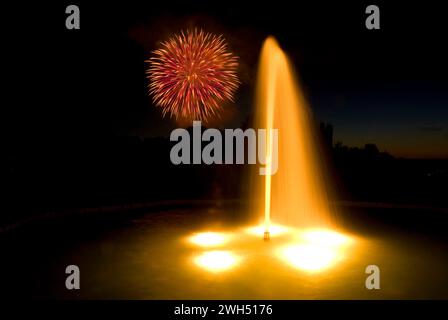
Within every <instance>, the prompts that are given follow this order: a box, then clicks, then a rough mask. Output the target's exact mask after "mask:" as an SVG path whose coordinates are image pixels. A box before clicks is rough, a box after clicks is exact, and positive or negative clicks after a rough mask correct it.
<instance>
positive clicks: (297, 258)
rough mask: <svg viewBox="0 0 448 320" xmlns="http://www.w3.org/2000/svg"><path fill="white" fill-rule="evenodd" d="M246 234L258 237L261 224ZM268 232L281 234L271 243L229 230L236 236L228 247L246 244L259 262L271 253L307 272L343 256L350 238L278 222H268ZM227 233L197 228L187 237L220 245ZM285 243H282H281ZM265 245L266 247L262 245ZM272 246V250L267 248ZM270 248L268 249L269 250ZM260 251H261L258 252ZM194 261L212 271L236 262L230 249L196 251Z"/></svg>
mask: <svg viewBox="0 0 448 320" xmlns="http://www.w3.org/2000/svg"><path fill="white" fill-rule="evenodd" d="M245 231H249V234H251V235H254V236H256V237H257V239H261V237H260V235H261V234H262V233H263V232H264V228H263V226H257V227H250V228H247V229H245ZM271 233H272V236H274V237H276V236H279V235H283V237H282V238H280V239H278V238H276V240H275V241H274V242H273V243H272V244H269V246H268V244H266V243H263V242H261V241H257V242H256V243H254V242H253V241H252V242H251V240H252V239H248V238H247V237H245V236H244V233H242V232H241V230H238V229H235V230H233V238H234V239H237V240H235V241H234V242H233V243H231V244H227V247H228V248H234V249H237V250H241V248H244V247H245V248H246V249H247V250H246V252H245V255H247V256H250V255H251V251H252V252H256V253H257V254H258V257H257V259H258V260H259V263H260V264H261V265H263V264H264V262H263V260H266V259H272V258H273V256H272V255H273V253H276V255H277V256H278V257H279V258H280V259H281V260H282V261H284V262H286V263H288V264H290V265H292V266H293V267H295V268H297V269H299V270H304V271H307V272H321V271H324V270H326V269H328V268H330V267H331V266H333V265H335V264H336V263H339V262H340V261H342V260H343V259H344V258H345V255H346V249H347V246H348V244H349V243H352V242H353V239H352V238H350V237H349V236H347V235H344V234H342V233H340V232H336V231H333V230H326V229H305V230H300V229H295V228H287V227H284V226H281V225H272V227H271ZM228 238H229V236H228V235H225V234H224V233H219V232H201V233H195V234H193V235H192V236H191V237H190V238H189V239H190V241H191V242H192V243H194V244H196V245H198V246H201V247H202V246H206V247H209V246H220V245H223V244H224V242H225V241H226V239H228ZM285 243H286V245H285ZM266 246H268V249H269V250H267V251H265V250H264V249H265V247H266ZM271 249H272V250H271ZM271 251H272V252H271ZM261 252H264V254H263V255H260V253H261ZM194 260H195V261H196V264H197V265H198V266H200V267H203V268H204V269H205V270H210V271H213V272H219V271H227V270H228V269H230V268H232V267H234V266H235V265H236V258H235V255H234V254H232V253H230V251H212V252H205V253H202V254H200V255H199V256H198V257H195V258H194Z"/></svg>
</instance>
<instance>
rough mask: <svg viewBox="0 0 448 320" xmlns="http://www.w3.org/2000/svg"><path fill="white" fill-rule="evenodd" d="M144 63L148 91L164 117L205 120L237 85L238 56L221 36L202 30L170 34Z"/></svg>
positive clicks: (228, 97)
mask: <svg viewBox="0 0 448 320" xmlns="http://www.w3.org/2000/svg"><path fill="white" fill-rule="evenodd" d="M146 62H148V63H149V68H148V70H147V71H146V73H147V74H148V78H149V85H148V87H149V93H150V94H151V95H152V97H153V100H154V103H155V104H156V105H157V106H159V107H162V113H163V115H164V116H165V115H166V114H167V113H169V114H170V116H174V117H175V118H176V119H177V118H187V119H195V120H206V119H207V118H209V117H210V116H212V115H215V114H216V112H217V111H218V110H220V109H221V104H222V102H224V101H226V100H230V101H233V95H234V93H235V91H236V89H237V88H238V84H239V81H238V77H237V74H236V70H237V67H238V57H236V56H234V55H233V54H232V53H231V52H230V51H229V50H228V49H227V44H226V42H225V40H224V38H223V37H222V36H216V35H213V34H211V33H205V32H203V31H202V30H201V31H197V30H194V31H187V33H186V34H185V33H184V32H181V33H180V34H177V35H174V36H173V37H171V38H170V39H168V40H167V41H165V42H162V43H161V46H160V48H159V49H157V50H155V51H154V52H153V56H152V57H151V58H150V59H149V60H147V61H146Z"/></svg>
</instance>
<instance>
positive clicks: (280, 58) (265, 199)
mask: <svg viewBox="0 0 448 320" xmlns="http://www.w3.org/2000/svg"><path fill="white" fill-rule="evenodd" d="M311 121H312V120H311V116H310V111H309V108H308V105H307V103H306V100H305V97H304V95H303V92H302V90H301V88H300V85H299V82H298V81H297V79H296V78H295V75H294V72H293V68H292V66H291V63H290V61H289V59H288V57H287V56H286V55H285V53H284V52H283V51H282V49H281V48H280V47H279V45H278V43H277V41H276V40H275V39H274V38H273V37H268V38H267V39H266V40H265V42H264V44H263V48H262V51H261V56H260V64H259V70H258V82H257V88H256V110H255V123H254V127H255V128H266V130H267V131H270V130H272V129H274V128H275V129H278V165H279V167H278V172H277V173H276V174H275V175H270V174H269V168H270V166H269V165H267V167H266V168H267V174H266V175H265V176H259V175H257V174H254V175H253V181H252V182H253V185H254V188H253V194H252V199H254V201H253V203H252V210H253V211H254V212H264V232H263V235H264V239H269V238H270V229H271V223H272V222H271V220H275V221H276V222H278V223H282V224H285V225H288V226H294V227H299V228H309V227H331V226H332V215H331V212H332V211H331V210H330V206H329V202H328V198H327V194H326V190H325V188H324V183H323V177H322V173H321V170H320V168H321V167H322V166H321V163H320V159H319V157H318V153H317V150H316V149H317V143H316V142H317V141H316V138H315V135H314V134H313V125H312V123H311ZM266 143H267V145H266V159H267V164H272V161H273V159H272V157H273V154H272V151H273V146H272V139H271V137H270V136H269V135H268V137H267V139H266Z"/></svg>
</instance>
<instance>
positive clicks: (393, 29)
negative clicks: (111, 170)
mask: <svg viewBox="0 0 448 320" xmlns="http://www.w3.org/2000/svg"><path fill="white" fill-rule="evenodd" d="M389 2H390V1H389ZM312 3H313V4H312V5H311V4H309V2H305V1H294V4H292V3H291V2H285V3H282V2H281V1H275V2H271V3H259V2H252V3H250V2H245V3H244V4H243V2H242V1H220V2H215V1H213V3H211V1H188V2H183V3H182V2H176V1H159V2H158V3H156V4H154V3H153V2H152V1H146V2H145V3H139V2H135V3H134V2H132V1H126V2H125V3H111V2H106V1H103V2H96V3H95V4H92V3H90V2H88V1H71V2H70V3H69V2H67V3H58V4H45V5H42V4H33V5H28V4H20V5H14V7H7V8H6V9H5V10H4V14H5V15H6V16H7V18H6V19H7V23H8V24H9V26H10V30H11V31H13V32H10V33H8V34H7V36H6V39H4V41H5V43H6V44H7V46H5V51H6V52H5V53H6V55H7V59H6V60H4V61H3V63H4V64H5V65H6V67H7V74H6V76H7V77H8V78H9V79H10V81H9V83H10V86H9V88H10V90H8V92H7V93H6V95H7V96H10V95H11V99H10V100H9V101H10V102H8V103H7V105H5V106H4V109H3V111H2V113H3V117H2V118H3V121H4V124H3V128H4V129H6V137H7V141H8V142H9V143H11V144H13V145H15V146H17V145H20V144H21V143H23V141H27V140H34V141H46V143H49V144H50V145H51V144H54V145H55V146H57V145H58V143H61V142H67V141H77V139H78V138H79V137H83V138H86V137H87V138H89V137H101V136H115V135H138V136H158V135H163V136H168V135H169V133H170V131H171V130H172V129H174V128H175V127H177V126H178V124H176V123H175V122H174V121H173V120H170V119H168V118H165V119H163V118H162V116H161V113H160V111H159V110H157V109H156V108H155V107H154V106H153V104H152V101H151V98H150V97H148V94H147V91H146V85H147V81H146V79H145V68H146V67H147V66H146V64H145V63H144V60H145V59H147V58H148V57H149V55H150V52H151V51H152V50H154V49H155V48H156V45H157V42H158V41H161V40H164V39H166V38H167V37H169V36H170V35H172V34H173V33H177V32H179V31H180V30H182V29H184V30H185V29H187V28H193V27H199V28H202V29H204V30H205V31H209V32H215V33H220V34H221V33H222V34H223V35H224V37H225V38H226V39H227V41H228V43H229V46H230V48H231V50H232V51H233V52H234V53H235V54H236V55H238V56H239V57H240V70H239V76H240V80H241V82H242V84H241V87H240V89H239V90H238V92H237V94H236V99H235V103H234V104H230V105H228V106H226V109H227V111H226V112H225V113H224V114H223V116H222V119H221V120H220V121H218V122H217V123H215V125H216V126H218V127H239V126H241V125H242V123H243V122H244V121H245V120H246V119H247V117H248V115H249V114H250V110H251V108H252V101H253V86H254V82H255V75H256V67H257V59H258V54H259V51H260V48H261V44H262V41H263V40H264V38H265V37H266V36H268V35H274V36H275V37H277V39H278V41H279V43H280V45H281V46H282V47H283V49H284V50H285V51H286V52H287V53H288V54H289V56H290V57H291V59H292V61H293V62H294V65H295V66H296V71H297V73H298V76H299V78H300V79H301V82H302V85H303V88H304V90H305V94H306V96H307V97H308V99H309V101H310V104H311V107H312V110H313V112H314V115H315V117H316V120H318V121H325V122H329V123H331V124H333V126H334V130H335V141H341V142H342V143H343V144H344V145H348V146H361V147H362V146H363V145H364V144H365V143H375V144H377V146H378V147H379V149H380V150H381V151H387V152H389V153H391V154H392V155H394V156H397V157H409V158H448V90H447V89H448V73H447V72H448V67H447V66H448V63H447V60H446V59H447V57H448V50H447V48H446V45H445V42H446V33H447V32H446V31H447V29H448V27H447V26H446V24H444V21H446V18H445V17H444V10H442V8H439V7H437V5H438V3H437V2H435V1H434V3H431V2H427V1H426V2H425V4H424V6H423V5H421V6H411V5H410V4H408V3H407V2H404V1H403V2H400V3H396V2H395V1H394V3H395V4H394V5H392V4H390V3H382V2H375V3H367V2H366V3H362V2H359V1H356V2H355V1H353V2H345V1H344V4H341V3H337V4H325V3H324V2H316V1H313V2H312ZM68 4H78V5H79V7H80V10H81V30H66V29H65V17H66V15H65V7H66V6H67V5H68ZM368 4H377V5H378V6H379V7H380V10H381V30H373V31H369V30H367V29H366V28H365V26H364V21H365V18H366V14H365V13H364V10H365V8H366V6H367V5H368ZM67 143H68V142H67Z"/></svg>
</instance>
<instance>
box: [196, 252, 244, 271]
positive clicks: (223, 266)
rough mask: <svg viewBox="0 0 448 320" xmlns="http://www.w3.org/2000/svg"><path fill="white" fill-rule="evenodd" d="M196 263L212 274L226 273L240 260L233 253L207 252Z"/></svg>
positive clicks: (197, 258)
mask: <svg viewBox="0 0 448 320" xmlns="http://www.w3.org/2000/svg"><path fill="white" fill-rule="evenodd" d="M194 261H195V263H196V264H197V265H198V266H200V267H202V268H204V269H206V270H208V271H211V272H221V271H226V270H228V269H231V268H233V267H235V266H236V265H237V264H238V261H239V258H238V257H237V256H236V255H235V254H233V253H232V252H231V251H223V250H216V251H207V252H205V253H203V254H201V255H200V256H198V257H196V258H195V260H194Z"/></svg>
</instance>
